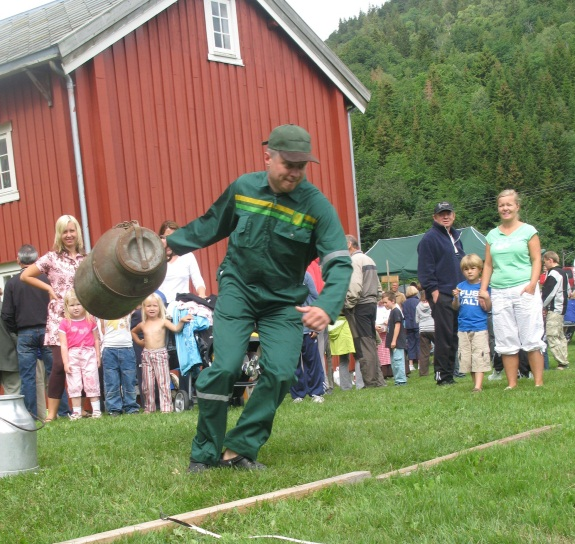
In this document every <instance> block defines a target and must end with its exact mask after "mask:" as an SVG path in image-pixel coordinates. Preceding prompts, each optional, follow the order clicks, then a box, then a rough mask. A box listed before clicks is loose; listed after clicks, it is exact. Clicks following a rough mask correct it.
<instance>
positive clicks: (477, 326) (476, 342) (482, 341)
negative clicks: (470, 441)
mask: <svg viewBox="0 0 575 544" xmlns="http://www.w3.org/2000/svg"><path fill="white" fill-rule="evenodd" d="M461 271H462V272H463V275H464V276H465V278H466V280H465V281H462V282H461V283H459V284H457V287H456V288H455V289H454V290H453V303H452V306H453V309H454V310H459V317H458V329H459V332H458V333H457V334H458V337H459V353H458V357H459V369H460V372H471V377H472V378H473V382H474V388H473V392H474V393H478V392H479V391H481V390H482V387H483V375H484V373H485V372H489V371H490V370H491V364H490V359H491V357H490V351H489V334H488V332H487V312H488V311H489V310H491V299H489V300H487V301H484V300H483V299H480V298H479V288H480V286H481V272H482V271H483V261H482V260H481V257H479V255H475V254H474V253H471V254H470V255H466V256H465V257H463V259H461Z"/></svg>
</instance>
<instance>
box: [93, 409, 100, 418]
mask: <svg viewBox="0 0 575 544" xmlns="http://www.w3.org/2000/svg"><path fill="white" fill-rule="evenodd" d="M101 417H102V412H101V411H100V410H94V411H93V412H92V419H99V418H101Z"/></svg>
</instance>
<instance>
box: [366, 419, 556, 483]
mask: <svg viewBox="0 0 575 544" xmlns="http://www.w3.org/2000/svg"><path fill="white" fill-rule="evenodd" d="M554 427H556V425H546V426H545V427H539V428H538V429H532V430H531V431H525V432H524V433H519V434H514V435H512V436H508V437H506V438H501V439H499V440H494V441H493V442H487V443H486V444H480V445H479V446H474V447H473V448H468V449H466V450H461V451H456V452H454V453H450V454H449V455H443V456H442V457H436V458H435V459H430V460H429V461H424V462H423V463H417V464H416V465H411V466H409V467H405V468H400V469H398V470H392V471H391V472H386V473H385V474H380V475H379V476H376V477H375V479H376V480H386V479H387V478H391V477H392V476H399V475H408V474H411V473H412V472H415V471H416V470H418V469H420V468H429V467H432V466H435V465H438V464H439V463H443V462H444V461H449V460H451V459H455V458H456V457H459V456H460V455H464V454H466V453H471V452H472V451H478V450H485V449H487V448H491V447H492V446H500V445H502V444H507V443H509V442H514V441H516V440H524V439H525V438H529V437H531V436H534V435H536V434H540V433H544V432H546V431H550V430H551V429H553V428H554Z"/></svg>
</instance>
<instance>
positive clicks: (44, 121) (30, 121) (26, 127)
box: [0, 71, 79, 263]
mask: <svg viewBox="0 0 575 544" xmlns="http://www.w3.org/2000/svg"><path fill="white" fill-rule="evenodd" d="M44 77H45V79H44ZM49 77H50V75H49V73H48V72H47V71H46V72H45V76H43V77H41V79H44V81H46V82H49V79H48V78H49ZM51 79H52V98H53V101H54V106H53V107H52V108H50V107H49V106H48V103H47V101H46V100H45V99H44V98H43V97H42V95H41V94H40V92H39V91H38V90H37V89H36V87H35V86H34V85H33V84H32V82H31V81H30V80H29V79H28V77H27V76H25V75H23V74H21V75H18V76H15V77H13V78H10V79H9V80H7V81H3V82H0V124H3V123H6V122H12V143H13V148H14V162H15V164H14V168H15V171H16V178H17V181H18V190H19V193H20V200H17V201H14V202H9V203H6V204H2V205H0V228H1V229H2V244H0V262H2V263H5V262H11V261H15V260H16V253H17V251H18V248H19V247H20V246H21V245H22V244H28V243H31V244H33V245H35V246H36V247H37V248H38V249H39V251H41V252H45V251H47V250H48V249H51V247H52V244H53V243H54V224H55V222H56V219H58V217H60V216H61V215H63V214H64V213H69V214H72V215H76V216H79V208H78V204H77V202H78V194H77V190H76V177H75V173H74V172H75V171H74V159H73V151H72V145H71V136H70V123H69V115H68V98H67V93H66V87H65V85H62V83H61V81H60V80H59V79H58V78H57V77H55V76H51ZM48 85H49V83H48Z"/></svg>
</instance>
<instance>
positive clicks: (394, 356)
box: [381, 291, 407, 385]
mask: <svg viewBox="0 0 575 544" xmlns="http://www.w3.org/2000/svg"><path fill="white" fill-rule="evenodd" d="M381 301H382V302H383V305H384V306H385V307H386V308H387V309H388V310H390V314H389V317H388V318H387V336H386V337H385V347H386V348H388V349H389V350H390V351H391V370H392V371H393V379H394V381H395V385H407V377H406V375H405V348H406V347H407V333H406V332H405V326H404V324H403V312H402V311H401V309H400V307H399V306H398V305H397V304H396V302H395V293H394V292H393V291H387V292H385V293H383V296H382V297H381Z"/></svg>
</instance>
